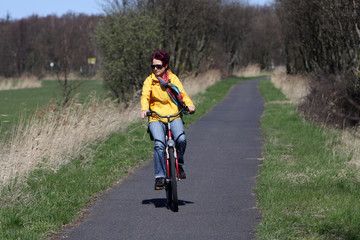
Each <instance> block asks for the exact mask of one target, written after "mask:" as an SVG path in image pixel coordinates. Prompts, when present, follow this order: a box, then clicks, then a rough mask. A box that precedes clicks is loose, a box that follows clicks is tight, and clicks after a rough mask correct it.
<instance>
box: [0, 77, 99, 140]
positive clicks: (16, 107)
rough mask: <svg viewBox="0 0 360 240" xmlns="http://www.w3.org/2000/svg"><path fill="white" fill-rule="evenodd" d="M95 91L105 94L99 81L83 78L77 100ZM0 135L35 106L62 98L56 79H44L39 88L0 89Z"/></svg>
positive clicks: (35, 107)
mask: <svg viewBox="0 0 360 240" xmlns="http://www.w3.org/2000/svg"><path fill="white" fill-rule="evenodd" d="M92 91H96V92H97V94H98V95H99V96H104V95H105V90H104V88H103V86H102V82H101V81H97V80H85V81H84V82H83V84H82V85H81V86H80V87H79V88H78V89H76V91H75V92H74V94H75V93H80V96H79V100H80V101H82V100H84V99H86V97H87V96H88V95H89V93H90V92H92ZM0 99H1V104H0V135H1V134H3V133H4V132H5V131H6V130H7V129H8V128H9V127H10V126H13V125H16V124H17V123H18V121H19V119H20V118H21V117H25V116H27V115H30V114H31V113H33V112H34V111H35V110H36V109H37V108H40V107H42V106H45V105H47V104H48V103H49V102H50V101H51V100H55V99H57V100H59V101H61V99H62V90H61V87H60V85H59V83H58V82H57V81H54V80H44V81H43V82H42V87H41V88H29V89H18V90H4V91H0Z"/></svg>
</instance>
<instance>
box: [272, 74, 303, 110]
mask: <svg viewBox="0 0 360 240" xmlns="http://www.w3.org/2000/svg"><path fill="white" fill-rule="evenodd" d="M271 82H272V83H273V84H274V86H275V87H276V88H278V89H280V90H281V91H282V93H283V94H284V95H285V96H286V97H287V98H288V99H289V100H290V101H291V102H293V103H294V104H296V105H298V104H299V103H301V101H302V100H303V99H304V97H306V96H307V95H308V94H309V91H310V85H309V80H308V79H307V78H306V77H305V76H301V75H296V76H292V75H288V74H286V68H285V67H278V68H276V69H275V70H274V72H273V73H272V75H271Z"/></svg>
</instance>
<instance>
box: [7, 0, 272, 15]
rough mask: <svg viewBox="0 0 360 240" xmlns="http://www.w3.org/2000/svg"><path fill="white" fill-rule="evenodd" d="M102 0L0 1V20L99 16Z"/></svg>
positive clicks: (256, 0) (259, 0)
mask: <svg viewBox="0 0 360 240" xmlns="http://www.w3.org/2000/svg"><path fill="white" fill-rule="evenodd" d="M242 1H243V2H248V3H249V4H252V5H264V4H266V3H270V2H272V1H273V0H242ZM101 3H104V1H103V0H0V18H6V16H7V13H9V14H10V17H11V19H20V18H26V17H29V16H30V15H33V14H37V15H39V16H40V17H44V16H47V15H50V14H56V15H58V16H61V15H63V14H65V13H67V12H69V11H71V12H74V13H85V14H88V15H90V14H101V13H102V9H101Z"/></svg>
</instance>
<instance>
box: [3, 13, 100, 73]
mask: <svg viewBox="0 0 360 240" xmlns="http://www.w3.org/2000/svg"><path fill="white" fill-rule="evenodd" d="M98 20H99V16H87V15H83V14H80V15H79V14H75V13H68V14H65V15H63V16H61V17H58V16H56V15H49V16H46V17H39V16H37V15H33V16H30V17H28V18H25V19H20V20H11V18H9V17H8V18H6V19H0V76H4V77H17V76H20V75H24V74H26V75H34V76H38V77H39V78H41V77H42V76H44V75H46V74H48V73H51V72H52V73H54V74H56V73H59V72H62V71H64V69H66V70H67V71H77V72H80V71H83V72H87V68H88V62H87V61H88V58H95V57H97V56H98V55H99V54H98V53H97V52H98V50H97V47H96V44H95V42H94V41H93V40H92V34H93V32H94V30H95V28H96V24H97V22H98Z"/></svg>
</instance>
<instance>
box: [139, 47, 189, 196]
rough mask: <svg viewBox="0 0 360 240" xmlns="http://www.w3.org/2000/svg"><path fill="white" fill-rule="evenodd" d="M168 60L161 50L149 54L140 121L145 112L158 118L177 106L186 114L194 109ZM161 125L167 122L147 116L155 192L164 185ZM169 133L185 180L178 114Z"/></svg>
mask: <svg viewBox="0 0 360 240" xmlns="http://www.w3.org/2000/svg"><path fill="white" fill-rule="evenodd" d="M169 60H170V56H169V55H168V54H167V53H166V52H164V51H162V50H157V51H155V52H154V53H153V54H152V55H151V61H152V65H151V67H152V69H153V72H152V74H151V75H150V76H149V77H147V78H146V79H145V81H144V85H143V90H142V96H141V118H143V119H144V118H145V116H146V112H147V111H148V110H152V111H155V112H157V113H159V114H160V115H162V116H166V115H175V114H176V113H178V112H179V106H178V105H181V106H182V105H185V106H187V107H188V109H189V113H190V114H192V113H194V112H195V106H194V104H193V102H192V101H191V99H190V97H189V96H188V95H187V93H186V92H185V90H184V88H183V86H182V84H181V82H180V80H179V78H178V77H177V76H176V75H175V74H173V73H172V72H171V71H170V69H169ZM169 83H171V84H169ZM169 86H171V88H172V89H174V88H175V89H176V91H175V95H176V92H178V93H179V94H178V96H177V98H176V97H175V98H174V94H171V88H170V87H169ZM172 93H174V92H172ZM164 123H167V119H161V118H159V117H157V116H151V117H149V131H150V134H151V136H152V138H153V139H154V141H155V146H154V170H155V189H156V190H157V189H162V188H163V187H164V185H165V173H166V171H165V159H164V158H165V134H166V132H165V131H166V125H165V124H164ZM171 130H172V133H173V138H174V140H175V142H176V149H177V151H178V162H179V175H180V178H181V179H185V178H186V174H185V172H184V153H185V149H186V137H185V132H184V125H183V121H182V119H181V115H179V116H178V117H175V118H172V119H171Z"/></svg>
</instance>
